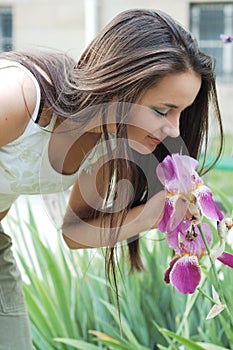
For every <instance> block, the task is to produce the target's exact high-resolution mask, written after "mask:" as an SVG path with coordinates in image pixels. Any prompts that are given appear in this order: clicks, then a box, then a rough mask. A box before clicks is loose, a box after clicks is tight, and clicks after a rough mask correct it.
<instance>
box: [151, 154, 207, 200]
mask: <svg viewBox="0 0 233 350" xmlns="http://www.w3.org/2000/svg"><path fill="white" fill-rule="evenodd" d="M197 166H198V162H197V161H196V159H194V158H192V157H189V156H186V155H182V156H181V155H179V154H177V153H175V154H172V155H171V156H167V157H166V158H165V159H164V160H163V161H162V162H161V163H160V164H159V165H158V166H157V169H156V172H157V176H158V178H159V180H160V181H161V182H162V184H163V185H164V186H165V188H166V190H167V191H169V192H172V193H185V194H188V193H189V192H190V190H194V189H195V188H196V185H197V184H199V183H203V181H202V179H201V178H200V177H199V175H198V174H197V172H196V169H197Z"/></svg>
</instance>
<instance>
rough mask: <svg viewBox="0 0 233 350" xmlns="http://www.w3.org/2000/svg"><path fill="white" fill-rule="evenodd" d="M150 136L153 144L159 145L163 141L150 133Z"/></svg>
mask: <svg viewBox="0 0 233 350" xmlns="http://www.w3.org/2000/svg"><path fill="white" fill-rule="evenodd" d="M148 137H149V139H150V141H151V142H152V143H153V144H155V145H158V144H160V143H161V141H160V140H159V139H157V138H156V137H152V136H149V135H148Z"/></svg>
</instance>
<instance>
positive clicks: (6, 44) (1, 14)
mask: <svg viewBox="0 0 233 350" xmlns="http://www.w3.org/2000/svg"><path fill="white" fill-rule="evenodd" d="M12 46H13V45H12V10H11V8H10V7H0V51H10V50H12Z"/></svg>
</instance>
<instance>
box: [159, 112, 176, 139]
mask: <svg viewBox="0 0 233 350" xmlns="http://www.w3.org/2000/svg"><path fill="white" fill-rule="evenodd" d="M162 131H163V133H164V134H165V135H166V136H170V137H178V136H179V135H180V114H178V115H176V116H173V117H172V118H166V123H165V125H164V126H163V128H162Z"/></svg>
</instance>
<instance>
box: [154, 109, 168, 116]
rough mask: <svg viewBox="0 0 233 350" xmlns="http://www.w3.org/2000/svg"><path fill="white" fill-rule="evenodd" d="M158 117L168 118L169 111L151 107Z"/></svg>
mask: <svg viewBox="0 0 233 350" xmlns="http://www.w3.org/2000/svg"><path fill="white" fill-rule="evenodd" d="M150 108H151V109H152V110H153V111H154V112H155V113H156V114H157V115H159V116H160V117H166V116H167V114H168V111H169V110H168V109H162V108H161V109H160V108H155V107H150Z"/></svg>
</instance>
